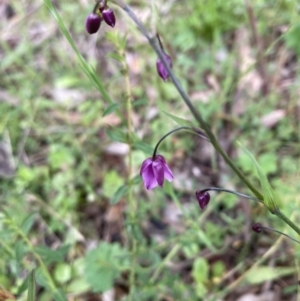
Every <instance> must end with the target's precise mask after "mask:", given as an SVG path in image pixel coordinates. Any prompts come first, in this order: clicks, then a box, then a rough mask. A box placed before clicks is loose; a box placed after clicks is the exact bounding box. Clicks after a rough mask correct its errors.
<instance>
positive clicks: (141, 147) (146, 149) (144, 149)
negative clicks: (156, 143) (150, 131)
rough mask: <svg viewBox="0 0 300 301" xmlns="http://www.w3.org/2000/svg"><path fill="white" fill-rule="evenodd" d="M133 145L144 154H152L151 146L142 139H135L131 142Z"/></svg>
mask: <svg viewBox="0 0 300 301" xmlns="http://www.w3.org/2000/svg"><path fill="white" fill-rule="evenodd" d="M133 147H134V148H135V149H138V150H141V151H142V152H144V153H145V154H146V155H152V154H153V150H154V149H153V147H152V146H151V145H150V144H147V143H145V142H143V141H136V142H134V143H133Z"/></svg>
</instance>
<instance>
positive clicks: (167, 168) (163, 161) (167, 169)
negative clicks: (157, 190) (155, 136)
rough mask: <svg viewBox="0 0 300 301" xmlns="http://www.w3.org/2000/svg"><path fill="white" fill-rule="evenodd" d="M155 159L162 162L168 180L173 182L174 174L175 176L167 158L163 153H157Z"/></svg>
mask: <svg viewBox="0 0 300 301" xmlns="http://www.w3.org/2000/svg"><path fill="white" fill-rule="evenodd" d="M155 160H156V161H159V162H161V163H162V166H163V169H164V178H165V179H166V180H168V181H169V182H172V181H173V179H174V176H173V173H172V171H171V169H170V168H169V166H168V164H167V162H166V160H165V158H164V157H163V156H161V155H157V156H156V158H155Z"/></svg>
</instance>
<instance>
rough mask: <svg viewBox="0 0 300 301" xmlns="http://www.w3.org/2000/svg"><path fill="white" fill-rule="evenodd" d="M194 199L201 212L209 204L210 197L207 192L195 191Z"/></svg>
mask: <svg viewBox="0 0 300 301" xmlns="http://www.w3.org/2000/svg"><path fill="white" fill-rule="evenodd" d="M196 198H197V201H198V203H199V206H200V208H201V209H202V210H203V209H205V208H206V206H207V205H208V203H209V200H210V195H209V193H208V192H207V191H205V192H202V191H201V190H197V191H196Z"/></svg>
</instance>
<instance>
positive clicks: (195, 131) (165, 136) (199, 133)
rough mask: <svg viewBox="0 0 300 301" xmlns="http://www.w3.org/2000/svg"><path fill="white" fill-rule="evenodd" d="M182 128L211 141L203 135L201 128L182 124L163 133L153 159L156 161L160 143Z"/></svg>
mask: <svg viewBox="0 0 300 301" xmlns="http://www.w3.org/2000/svg"><path fill="white" fill-rule="evenodd" d="M181 130H187V131H192V133H194V134H196V135H197V136H199V137H201V138H202V139H204V140H206V141H209V140H208V139H207V138H206V137H205V135H203V134H202V133H201V131H200V130H199V129H196V128H192V127H188V126H181V127H179V128H176V129H174V130H172V131H170V132H168V133H167V134H165V135H163V136H162V137H161V138H160V139H159V140H158V142H157V143H156V146H155V148H154V151H153V155H152V160H153V161H154V160H155V156H156V153H157V149H158V147H159V145H160V144H161V143H162V141H163V140H164V139H165V138H167V137H168V136H169V135H171V134H173V133H175V132H178V131H181Z"/></svg>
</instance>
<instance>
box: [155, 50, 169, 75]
mask: <svg viewBox="0 0 300 301" xmlns="http://www.w3.org/2000/svg"><path fill="white" fill-rule="evenodd" d="M163 54H164V57H165V60H166V61H167V63H168V65H169V66H170V68H172V59H171V57H170V56H169V55H167V54H166V53H165V52H164V53H163ZM156 69H157V73H158V74H159V76H160V77H161V78H162V79H163V80H164V81H166V80H167V79H168V77H169V72H168V71H167V69H166V68H165V66H164V64H163V62H162V60H161V59H160V58H158V59H157V61H156Z"/></svg>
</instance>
